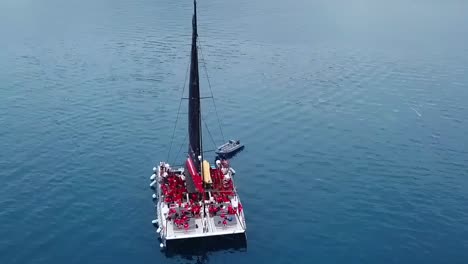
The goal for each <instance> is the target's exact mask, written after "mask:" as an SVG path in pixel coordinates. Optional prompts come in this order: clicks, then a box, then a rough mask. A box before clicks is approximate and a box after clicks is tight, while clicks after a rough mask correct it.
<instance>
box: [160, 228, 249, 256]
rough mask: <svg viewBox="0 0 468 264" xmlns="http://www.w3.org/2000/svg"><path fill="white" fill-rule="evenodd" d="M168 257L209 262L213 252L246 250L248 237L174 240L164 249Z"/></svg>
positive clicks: (239, 235)
mask: <svg viewBox="0 0 468 264" xmlns="http://www.w3.org/2000/svg"><path fill="white" fill-rule="evenodd" d="M163 251H164V253H165V256H166V257H167V258H183V259H186V260H189V261H196V262H195V263H209V255H210V253H213V252H222V251H224V252H227V253H234V252H246V251H247V239H246V235H245V234H238V235H230V236H222V237H209V238H194V239H189V240H173V241H168V242H167V247H166V248H165V249H163Z"/></svg>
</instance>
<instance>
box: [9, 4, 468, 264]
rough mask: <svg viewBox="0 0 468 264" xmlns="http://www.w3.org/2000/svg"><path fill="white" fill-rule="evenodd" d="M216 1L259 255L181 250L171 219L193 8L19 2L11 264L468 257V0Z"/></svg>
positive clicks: (214, 44) (216, 32)
mask: <svg viewBox="0 0 468 264" xmlns="http://www.w3.org/2000/svg"><path fill="white" fill-rule="evenodd" d="M198 6H199V10H198V13H199V35H200V44H201V47H202V51H203V62H205V63H206V69H207V72H208V74H209V76H210V82H211V86H212V90H213V94H214V96H215V98H216V107H217V109H218V112H219V116H220V119H221V124H222V125H223V132H224V135H225V136H226V137H229V138H231V137H232V138H239V139H241V141H242V142H244V143H245V145H246V148H245V150H244V151H243V152H241V153H240V154H239V155H237V156H236V157H235V158H234V159H233V160H232V161H231V163H232V165H233V167H234V168H235V169H236V171H237V175H236V183H237V186H238V189H239V193H240V195H241V198H242V201H243V204H244V209H245V212H246V215H247V226H248V241H247V249H246V250H242V251H236V250H225V251H216V252H210V251H207V252H204V254H201V255H194V256H192V257H190V256H178V255H175V256H170V257H168V256H166V255H165V254H162V253H161V252H160V250H159V242H158V241H157V237H156V234H155V230H154V228H153V227H152V225H151V220H152V219H154V215H155V209H154V205H153V202H152V201H151V190H150V189H149V188H148V184H149V180H148V178H149V176H150V174H151V168H152V167H153V165H154V164H155V163H156V162H159V161H160V160H164V159H166V158H167V157H168V151H169V148H170V145H171V144H170V140H171V136H172V133H173V129H174V123H175V120H176V116H177V111H178V106H179V98H180V97H181V94H182V91H183V85H184V79H185V75H186V71H187V65H188V61H189V49H190V34H191V14H192V5H191V1H189V0H187V1H175V0H152V1H150V0H134V1H123V0H113V1H110V0H93V1H91V0H80V1H77V0H68V1H59V0H42V1H34V0H3V1H1V2H0V179H1V180H2V183H1V184H0V263H2V264H16V263H39V264H42V263H47V264H56V263H70V264H71V263H187V262H188V263H193V262H207V263H412V264H414V263H425V264H427V263H467V262H468V74H467V73H468V16H467V12H468V2H466V1H463V0H447V1H442V0H429V1H421V0H414V1H403V0H396V1H383V0H356V1H340V0H291V1H279V0H268V1H267V0H256V1H252V0H238V1H219V0H216V1H215V0H199V5H198ZM201 72H202V73H203V74H204V70H203V68H201ZM202 77H205V76H203V75H202ZM201 86H202V94H204V95H209V94H210V92H209V89H208V83H207V81H206V78H204V79H202V84H201ZM184 107H185V108H184ZM184 109H186V106H185V104H183V105H182V109H181V114H180V115H181V117H180V119H179V122H178V124H177V126H176V130H175V141H174V142H175V143H174V144H173V146H172V148H171V152H170V153H169V161H170V162H172V163H177V162H180V161H182V157H183V154H180V153H179V155H178V150H179V149H180V147H181V146H182V147H183V148H182V149H183V150H185V149H186V147H185V145H184V144H185V135H186V117H185V116H184V111H185V110H184ZM203 111H204V112H205V120H206V123H207V126H209V128H210V132H211V134H212V136H213V138H214V141H215V143H216V144H218V143H221V142H222V137H221V133H220V132H219V129H218V127H217V121H216V115H215V111H214V104H213V103H212V102H211V101H210V100H206V101H205V100H204V101H203ZM204 142H205V144H206V147H205V148H207V149H209V148H211V147H213V146H214V144H213V143H212V142H211V139H210V135H209V134H208V133H207V130H206V129H205V132H204Z"/></svg>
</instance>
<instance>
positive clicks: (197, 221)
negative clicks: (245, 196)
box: [151, 162, 246, 248]
mask: <svg viewBox="0 0 468 264" xmlns="http://www.w3.org/2000/svg"><path fill="white" fill-rule="evenodd" d="M162 164H164V163H163V162H162ZM161 168H162V167H161V166H159V167H158V170H157V174H156V175H157V176H156V175H155V176H156V177H153V179H152V180H153V182H152V184H151V186H152V187H154V189H155V191H156V194H155V195H153V197H154V198H156V199H157V204H156V208H157V221H153V223H155V224H157V226H158V230H157V233H158V234H159V237H160V239H161V242H162V243H161V245H160V246H161V248H163V247H167V245H168V244H169V242H170V244H173V243H174V242H178V241H187V240H198V239H203V240H208V239H209V240H211V241H213V239H216V240H222V239H223V238H230V239H229V240H230V241H232V239H233V238H239V239H240V241H242V240H245V238H246V224H245V217H244V212H243V210H238V211H236V213H235V214H232V215H229V217H230V218H231V221H229V222H227V221H224V223H223V218H221V217H220V216H210V213H209V210H208V206H209V205H218V203H216V202H214V203H213V201H209V200H207V201H204V205H203V207H202V209H201V212H200V217H197V218H193V219H190V222H191V225H190V227H189V228H181V227H179V226H176V224H175V223H174V221H173V220H168V215H169V214H170V210H175V209H177V208H181V207H178V206H177V205H176V204H171V203H167V202H165V201H164V199H165V197H164V195H163V193H162V183H161V181H160V179H162V177H163V173H164V172H163V171H162V170H161ZM183 173H184V169H183V168H180V169H178V170H177V174H179V175H182V174H183ZM229 173H230V172H229ZM158 179H159V180H158ZM231 180H232V179H231ZM232 203H235V204H236V208H237V206H238V204H240V199H239V197H238V195H237V193H235V195H234V196H233V197H232ZM232 203H231V202H228V203H223V204H226V205H227V204H232ZM221 216H223V215H221ZM223 217H224V218H227V216H223ZM238 242H239V241H238Z"/></svg>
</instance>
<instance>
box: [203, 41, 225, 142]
mask: <svg viewBox="0 0 468 264" xmlns="http://www.w3.org/2000/svg"><path fill="white" fill-rule="evenodd" d="M198 42H199V45H198V46H199V47H200V54H201V56H202V60H203V69H205V75H206V79H207V80H208V87H209V88H210V93H211V98H212V100H213V105H214V109H215V113H216V118H217V119H218V125H219V131H221V136H222V138H223V142H224V141H225V139H224V134H223V129H222V128H221V122H220V121H219V115H218V109H217V108H216V103H215V100H214V96H213V90H212V89H211V82H210V77H209V76H208V70H207V69H206V61H205V56H204V55H203V49H202V47H201V42H200V40H199V41H198ZM215 145H216V144H215Z"/></svg>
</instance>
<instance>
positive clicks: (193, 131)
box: [188, 0, 203, 172]
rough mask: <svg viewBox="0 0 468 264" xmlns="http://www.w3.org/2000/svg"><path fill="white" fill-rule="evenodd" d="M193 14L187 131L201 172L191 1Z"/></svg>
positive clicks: (195, 21) (192, 156) (199, 118)
mask: <svg viewBox="0 0 468 264" xmlns="http://www.w3.org/2000/svg"><path fill="white" fill-rule="evenodd" d="M193 8H194V14H193V18H192V51H191V54H190V58H191V60H190V82H189V99H188V101H189V102H188V133H189V146H188V154H189V158H190V159H191V160H192V161H193V164H194V165H195V169H196V171H197V172H201V168H200V164H201V162H200V160H199V158H198V157H199V156H202V153H203V151H202V144H201V136H202V134H201V111H200V82H199V75H198V48H197V37H198V33H197V3H196V0H194V1H193Z"/></svg>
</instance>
